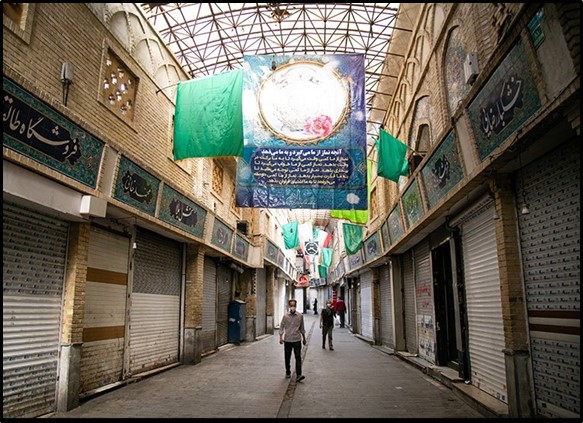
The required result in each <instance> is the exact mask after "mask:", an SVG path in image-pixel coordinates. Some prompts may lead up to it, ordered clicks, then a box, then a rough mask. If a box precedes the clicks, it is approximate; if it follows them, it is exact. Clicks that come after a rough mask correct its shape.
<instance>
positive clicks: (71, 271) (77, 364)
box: [57, 223, 91, 411]
mask: <svg viewBox="0 0 583 423" xmlns="http://www.w3.org/2000/svg"><path fill="white" fill-rule="evenodd" d="M90 229H91V225H90V224H88V223H71V225H70V227H69V245H68V251H67V265H66V273H65V274H66V276H65V290H64V291H65V292H64V300H63V314H62V324H61V351H60V357H59V368H60V376H59V382H58V387H57V389H58V396H57V397H58V399H57V411H68V410H71V409H73V408H75V407H77V406H78V405H79V386H80V373H81V348H82V345H83V318H84V314H85V291H86V285H87V256H88V251H89V232H90Z"/></svg>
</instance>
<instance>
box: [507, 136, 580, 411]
mask: <svg viewBox="0 0 583 423" xmlns="http://www.w3.org/2000/svg"><path fill="white" fill-rule="evenodd" d="M580 150H581V147H580V141H579V140H578V139H577V140H575V141H573V142H570V143H569V144H567V145H566V146H565V147H561V148H559V149H557V150H555V151H553V152H552V153H551V154H548V155H546V156H545V157H544V158H542V159H540V160H538V161H535V162H533V163H532V164H530V165H529V166H528V167H527V168H526V169H525V170H524V174H523V175H519V177H518V178H517V179H518V181H519V187H518V192H519V193H521V194H522V193H523V192H524V195H525V197H526V199H527V201H528V203H529V206H530V213H529V214H524V215H523V214H521V213H519V214H518V217H519V227H520V239H521V250H522V256H523V269H524V279H525V286H526V298H527V308H528V321H529V329H530V345H531V355H532V366H533V374H534V378H533V379H534V390H535V397H536V409H537V414H538V415H541V416H545V417H549V418H575V417H579V416H580V411H581V396H580V393H579V389H573V385H574V384H576V385H577V386H578V385H579V380H580V374H581V373H580V372H581V364H580V363H581V361H580V353H579V351H580V335H579V328H580V280H581V279H580V277H581V275H580V264H581V260H580V259H581V250H580V229H579V226H580V219H581V216H580V204H581V186H580V182H579V178H580V176H579V174H580V170H581V168H580V166H581V159H580V157H581V156H580V153H581V151H580ZM517 204H518V205H519V206H521V205H522V197H520V198H519V199H518V200H517Z"/></svg>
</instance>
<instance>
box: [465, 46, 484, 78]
mask: <svg viewBox="0 0 583 423" xmlns="http://www.w3.org/2000/svg"><path fill="white" fill-rule="evenodd" d="M479 73H480V71H479V69H478V55H477V54H476V53H473V52H472V53H468V55H467V56H466V60H465V62H464V77H465V78H466V83H467V84H469V85H472V84H473V83H474V81H475V80H476V78H477V77H478V74H479Z"/></svg>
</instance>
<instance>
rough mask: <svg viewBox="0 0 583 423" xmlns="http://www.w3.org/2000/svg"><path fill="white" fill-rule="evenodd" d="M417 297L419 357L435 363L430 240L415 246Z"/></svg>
mask: <svg viewBox="0 0 583 423" xmlns="http://www.w3.org/2000/svg"><path fill="white" fill-rule="evenodd" d="M415 298H416V307H417V322H418V323H417V333H418V337H419V338H418V339H419V340H418V343H419V357H422V358H423V359H424V360H427V361H429V362H430V363H433V364H435V318H434V310H433V277H432V276H431V262H430V254H429V242H428V241H423V242H421V243H419V244H418V245H417V246H416V247H415Z"/></svg>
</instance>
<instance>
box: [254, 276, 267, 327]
mask: <svg viewBox="0 0 583 423" xmlns="http://www.w3.org/2000/svg"><path fill="white" fill-rule="evenodd" d="M265 273H266V272H265V269H257V308H256V310H257V315H256V317H255V331H256V332H255V333H256V335H257V336H261V335H264V334H265V322H266V317H265V313H266V297H267V283H266V280H267V277H266V275H265Z"/></svg>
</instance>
